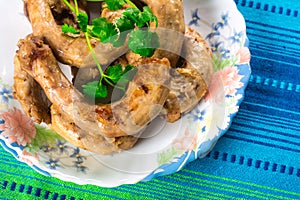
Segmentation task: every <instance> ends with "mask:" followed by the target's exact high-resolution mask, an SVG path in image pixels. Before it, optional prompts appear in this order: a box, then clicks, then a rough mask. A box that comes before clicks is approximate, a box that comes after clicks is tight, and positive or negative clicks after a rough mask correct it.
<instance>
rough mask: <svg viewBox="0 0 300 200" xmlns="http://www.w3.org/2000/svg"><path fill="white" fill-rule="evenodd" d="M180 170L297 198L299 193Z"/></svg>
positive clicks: (184, 170) (299, 195)
mask: <svg viewBox="0 0 300 200" xmlns="http://www.w3.org/2000/svg"><path fill="white" fill-rule="evenodd" d="M182 172H188V173H190V174H191V175H197V176H199V177H203V178H207V177H208V178H212V179H215V180H216V181H220V180H221V181H226V182H229V183H228V184H232V183H235V184H239V185H247V186H251V187H255V188H257V189H266V190H270V191H272V192H280V193H284V194H289V195H295V196H298V197H299V199H300V193H296V192H290V191H287V190H281V189H278V188H272V187H268V186H265V185H259V184H256V183H252V182H245V181H239V180H236V179H231V178H227V177H223V176H215V175H211V174H205V173H202V172H198V171H192V170H188V169H182ZM199 179H201V178H199Z"/></svg>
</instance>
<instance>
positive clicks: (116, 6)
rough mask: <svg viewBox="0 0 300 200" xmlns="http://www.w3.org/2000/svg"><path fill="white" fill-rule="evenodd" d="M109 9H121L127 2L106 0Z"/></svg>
mask: <svg viewBox="0 0 300 200" xmlns="http://www.w3.org/2000/svg"><path fill="white" fill-rule="evenodd" d="M105 3H106V4H107V8H108V9H109V10H119V9H120V8H122V6H123V5H124V4H125V0H105Z"/></svg>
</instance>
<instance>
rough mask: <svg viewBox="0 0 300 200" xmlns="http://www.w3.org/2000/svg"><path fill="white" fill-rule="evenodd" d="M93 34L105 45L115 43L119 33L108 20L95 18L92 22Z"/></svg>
mask: <svg viewBox="0 0 300 200" xmlns="http://www.w3.org/2000/svg"><path fill="white" fill-rule="evenodd" d="M92 25H93V27H92V30H91V34H92V35H93V36H96V37H99V38H100V40H101V41H102V42H103V43H108V42H110V43H113V42H114V41H116V40H117V39H118V32H117V30H116V27H115V25H114V24H113V23H111V22H108V21H107V19H106V18H104V17H100V18H95V19H93V21H92Z"/></svg>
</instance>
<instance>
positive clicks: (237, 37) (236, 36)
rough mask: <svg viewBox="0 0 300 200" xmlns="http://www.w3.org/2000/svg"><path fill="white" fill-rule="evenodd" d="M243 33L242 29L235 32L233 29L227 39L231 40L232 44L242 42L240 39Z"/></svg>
mask: <svg viewBox="0 0 300 200" xmlns="http://www.w3.org/2000/svg"><path fill="white" fill-rule="evenodd" d="M243 34H244V32H243V31H241V32H239V33H237V32H236V31H235V30H234V34H233V36H231V37H229V39H230V40H231V41H232V43H233V44H234V43H241V42H242V41H241V39H242V37H243Z"/></svg>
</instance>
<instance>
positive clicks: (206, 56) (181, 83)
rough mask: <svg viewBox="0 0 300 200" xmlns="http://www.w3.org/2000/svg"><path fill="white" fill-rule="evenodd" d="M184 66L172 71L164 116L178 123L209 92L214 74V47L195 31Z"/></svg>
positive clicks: (188, 39)
mask: <svg viewBox="0 0 300 200" xmlns="http://www.w3.org/2000/svg"><path fill="white" fill-rule="evenodd" d="M182 57H183V58H184V59H185V63H184V65H183V66H180V67H179V68H176V69H175V70H174V71H172V73H171V74H172V79H171V83H170V94H169V96H168V99H167V101H166V102H165V104H164V109H163V111H162V113H161V114H162V116H163V117H164V118H165V119H166V120H167V121H168V122H175V121H176V120H178V119H179V118H180V117H181V116H182V115H183V114H185V113H187V112H189V111H190V110H192V109H193V108H194V107H195V105H197V103H198V102H199V101H200V100H201V99H202V97H203V96H204V95H205V94H206V92H207V90H208V86H209V84H210V80H211V77H212V75H213V60H212V53H211V50H210V48H209V47H208V46H207V44H206V42H205V41H204V39H203V38H202V37H201V36H200V34H199V33H197V32H196V31H195V30H193V29H191V28H189V27H187V28H186V32H185V40H184V44H183V50H182Z"/></svg>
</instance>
